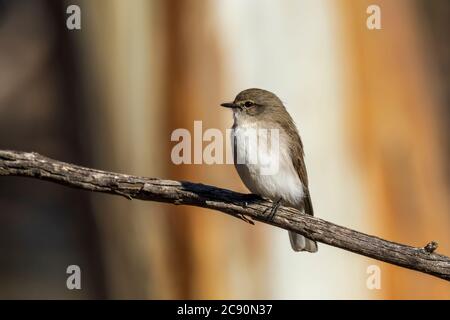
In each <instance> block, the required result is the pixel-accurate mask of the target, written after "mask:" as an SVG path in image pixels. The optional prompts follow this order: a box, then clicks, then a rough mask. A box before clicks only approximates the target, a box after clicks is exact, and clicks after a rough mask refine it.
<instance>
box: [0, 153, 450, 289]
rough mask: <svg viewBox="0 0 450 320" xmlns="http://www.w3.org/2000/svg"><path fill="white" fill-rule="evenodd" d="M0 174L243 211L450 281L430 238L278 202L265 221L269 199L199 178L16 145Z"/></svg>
mask: <svg viewBox="0 0 450 320" xmlns="http://www.w3.org/2000/svg"><path fill="white" fill-rule="evenodd" d="M0 175H3V176H22V177H31V178H37V179H41V180H46V181H50V182H54V183H58V184H62V185H65V186H68V187H73V188H78V189H83V190H86V191H92V192H102V193H109V194H115V195H120V196H123V197H125V198H127V199H130V200H131V199H139V200H146V201H157V202H165V203H172V204H175V205H190V206H197V207H203V208H209V209H213V210H217V211H221V212H223V213H226V214H229V215H231V216H233V217H236V218H239V219H243V216H246V217H249V218H251V219H254V220H256V221H259V222H263V223H267V224H271V225H273V226H276V227H279V228H283V229H286V230H290V231H295V232H298V233H300V234H302V235H304V236H307V237H308V238H310V239H313V240H316V241H318V242H321V243H325V244H328V245H331V246H334V247H337V248H341V249H344V250H347V251H350V252H353V253H356V254H359V255H363V256H366V257H370V258H373V259H376V260H380V261H384V262H387V263H390V264H394V265H397V266H400V267H404V268H408V269H412V270H416V271H419V272H422V273H426V274H430V275H433V276H435V277H438V278H441V279H444V280H447V281H450V258H449V257H447V256H444V255H441V254H437V253H435V250H436V248H437V243H436V242H430V243H429V244H426V245H425V246H424V247H422V248H417V247H412V246H408V245H404V244H399V243H395V242H391V241H387V240H384V239H381V238H378V237H376V236H371V235H367V234H364V233H361V232H358V231H355V230H351V229H348V228H346V227H343V226H339V225H336V224H333V223H331V222H328V221H325V220H322V219H320V218H317V217H313V216H309V215H305V214H302V213H300V212H299V211H297V210H295V209H292V208H287V207H280V209H279V210H278V211H277V213H276V215H275V216H274V217H273V219H272V220H271V221H267V212H268V209H270V208H271V206H272V202H270V201H266V200H264V199H261V198H259V197H257V196H255V195H249V194H242V193H237V192H233V191H231V190H226V189H221V188H217V187H213V186H208V185H204V184H200V183H192V182H185V181H173V180H164V179H157V178H145V177H138V176H131V175H127V174H120V173H114V172H106V171H102V170H96V169H91V168H85V167H81V166H77V165H73V164H69V163H64V162H61V161H57V160H53V159H50V158H47V157H44V156H42V155H39V154H37V153H30V152H20V151H7V150H0ZM25 196H26V195H24V197H25ZM244 220H245V219H244Z"/></svg>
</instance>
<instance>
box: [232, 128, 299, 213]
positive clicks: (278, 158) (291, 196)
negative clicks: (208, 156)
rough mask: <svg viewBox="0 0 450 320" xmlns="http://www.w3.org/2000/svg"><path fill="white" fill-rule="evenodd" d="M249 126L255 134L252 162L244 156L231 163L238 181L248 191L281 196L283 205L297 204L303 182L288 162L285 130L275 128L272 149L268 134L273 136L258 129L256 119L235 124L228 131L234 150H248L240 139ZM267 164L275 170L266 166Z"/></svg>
mask: <svg viewBox="0 0 450 320" xmlns="http://www.w3.org/2000/svg"><path fill="white" fill-rule="evenodd" d="M249 129H250V130H254V132H256V135H257V138H258V140H257V146H258V147H257V148H256V150H255V152H256V156H254V157H253V159H251V160H255V158H256V163H255V162H252V161H249V160H250V159H249V158H248V157H245V162H244V163H242V164H241V163H238V164H235V166H236V169H237V171H238V173H239V176H240V177H241V179H242V181H243V182H244V184H245V185H246V186H247V188H248V189H249V190H250V191H251V192H252V193H256V194H259V195H261V196H263V197H267V198H269V199H271V200H274V201H276V200H278V199H280V198H282V199H283V201H284V203H285V204H286V205H289V206H292V207H300V206H301V203H302V199H303V196H304V191H303V184H302V183H301V181H300V178H299V176H298V174H297V172H296V170H295V168H294V165H293V163H292V160H291V157H290V153H289V144H288V142H287V136H286V134H285V133H284V132H283V131H282V129H279V131H278V132H279V134H278V137H279V139H278V148H276V149H274V148H271V147H270V146H271V145H272V143H273V140H272V138H273V137H274V136H276V135H273V132H271V133H268V131H264V130H261V129H263V128H261V126H258V124H256V123H246V124H241V125H238V126H235V127H234V129H233V131H232V133H231V134H232V139H233V137H235V140H234V141H235V149H234V150H233V151H234V152H235V154H236V153H237V155H246V154H248V152H249V148H248V147H247V146H246V144H245V143H243V142H245V139H248V137H249V134H248V131H247V130H249ZM264 129H267V128H264ZM232 141H233V140H232ZM252 145H254V144H252ZM275 145H276V144H275ZM267 146H269V147H267ZM235 158H236V157H235ZM269 166H270V168H271V169H276V170H270V169H269V170H268V167H269Z"/></svg>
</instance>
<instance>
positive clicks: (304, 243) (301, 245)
mask: <svg viewBox="0 0 450 320" xmlns="http://www.w3.org/2000/svg"><path fill="white" fill-rule="evenodd" d="M289 239H290V240H291V246H292V249H294V251H308V252H317V250H318V248H317V242H315V241H314V240H311V239H308V238H305V237H304V236H302V235H301V234H298V233H294V232H291V231H289Z"/></svg>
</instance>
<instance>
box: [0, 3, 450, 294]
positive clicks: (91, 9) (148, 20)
mask: <svg viewBox="0 0 450 320" xmlns="http://www.w3.org/2000/svg"><path fill="white" fill-rule="evenodd" d="M71 3H77V4H78V5H79V6H80V8H81V12H82V30H80V31H68V30H67V29H66V27H65V19H66V18H67V15H66V13H65V9H66V6H67V5H68V4H69V3H68V2H67V3H66V2H64V1H56V0H55V1H51V0H47V1H43V0H42V1H30V0H21V1H0V8H1V9H0V148H2V149H20V150H33V151H38V152H40V153H43V154H45V155H48V156H50V157H53V158H58V159H61V160H65V161H69V162H75V163H78V164H82V165H86V166H93V167H96V168H101V169H105V170H113V171H119V172H126V173H129V174H136V175H143V176H157V177H163V178H169V179H181V180H190V181H195V182H202V183H207V184H213V185H218V186H221V187H224V188H230V189H234V190H239V191H243V192H245V191H246V190H245V188H244V187H243V185H242V184H241V182H240V181H239V178H238V176H237V174H236V173H235V171H234V168H233V166H232V165H180V166H176V165H173V164H172V162H171V159H170V151H171V148H172V147H173V146H174V144H175V143H173V142H171V141H170V134H171V132H172V131H173V130H174V129H177V128H187V129H189V130H191V132H192V129H193V122H194V120H201V121H203V129H204V130H205V129H207V128H219V129H220V130H222V131H223V132H224V133H225V129H226V128H228V127H230V126H231V121H232V120H231V114H230V113H229V112H228V111H227V110H222V109H220V108H219V107H218V105H219V104H220V103H221V102H224V101H228V100H232V99H233V98H234V95H235V94H236V93H237V92H238V91H240V90H242V89H245V88H248V87H262V88H265V89H268V90H271V91H273V92H275V93H276V94H277V95H279V96H280V98H281V99H282V100H283V101H284V102H285V103H286V105H287V108H288V110H289V112H290V113H291V114H292V115H293V117H294V120H295V121H296V123H297V125H298V127H299V130H300V133H301V135H302V138H303V142H304V144H305V149H306V163H307V167H308V172H309V176H310V184H311V193H312V198H313V204H314V207H315V212H316V215H317V216H320V217H322V218H324V219H327V220H330V221H332V222H335V223H338V224H341V225H345V226H348V227H351V228H355V229H357V230H360V231H363V232H366V233H370V234H376V235H378V236H381V237H383V238H387V239H390V240H394V241H397V242H402V243H407V244H410V245H414V246H423V245H425V244H426V243H427V242H428V241H430V240H437V241H438V242H439V249H438V251H439V252H441V253H443V254H446V255H450V233H449V230H450V210H449V209H450V203H449V182H448V181H449V165H448V164H449V163H450V161H449V158H450V153H449V148H448V145H449V141H448V135H449V131H448V126H449V124H450V121H449V117H448V116H449V108H448V106H449V97H450V91H449V90H448V80H449V74H450V70H449V61H450V55H449V47H450V44H449V40H448V36H447V30H448V29H449V26H448V23H449V22H448V21H450V19H449V18H450V13H449V11H450V5H449V4H448V2H447V1H445V0H434V1H425V0H409V1H408V0H396V1H375V2H373V1H365V0H354V1H350V0H342V1H341V0H329V1H315V0H314V1H312V0H309V1H308V0H307V1H300V0H284V1H276V2H275V1H251V0H244V1H236V0H234V1H225V0H222V1H202V0H186V1H175V0H170V1H157V0H154V1H150V0H148V1H146V0H132V1H125V0H90V1H87V0H86V1H82V0H80V1H75V2H70V4H71ZM370 4H378V5H379V6H380V7H381V21H382V30H368V29H367V28H366V19H367V16H368V15H367V13H366V8H367V7H368V6H369V5H370ZM288 242H289V241H288V238H287V234H286V232H284V231H282V230H277V229H274V228H272V227H269V226H265V225H261V224H257V225H256V226H255V227H252V226H249V225H246V224H244V223H242V222H240V221H238V220H236V219H232V218H230V217H228V216H225V215H223V214H219V213H216V212H212V211H210V210H205V209H198V208H192V207H179V206H177V207H175V206H171V205H163V204H156V203H146V202H138V201H127V200H126V199H122V198H115V197H112V196H109V195H97V194H88V193H85V192H81V191H78V190H71V189H67V188H65V187H60V186H55V185H52V184H49V183H46V182H41V181H31V180H26V179H21V178H12V177H8V178H5V177H3V178H1V179H0V249H1V252H2V254H1V255H0V283H1V286H0V297H2V298H142V299H154V298H158V299H161V298H202V299H203V298H205V299H208V298H247V299H250V298H285V299H295V298H322V299H327V298H331V299H333V298H363V299H364V298H368V299H371V298H376V299H383V298H395V299H405V298H428V299H429V298H440V299H448V298H450V285H449V284H447V283H445V282H444V281H442V280H438V279H435V278H433V277H431V276H427V275H423V274H419V273H417V272H414V271H409V270H406V269H401V268H398V267H394V266H389V265H387V264H385V263H381V262H377V261H374V260H371V259H367V258H364V257H360V256H357V255H354V254H351V253H349V252H345V251H342V250H339V249H336V248H332V247H328V246H325V245H321V246H320V250H319V253H317V254H315V255H310V254H295V253H294V252H292V251H291V249H290V246H289V243H288ZM70 264H77V265H80V267H81V269H82V286H83V290H82V291H69V290H67V289H66V287H65V283H66V282H65V281H66V277H67V275H66V273H65V270H66V267H67V266H68V265H70ZM372 264H375V265H377V266H379V267H380V269H381V276H382V281H381V289H380V290H369V289H368V288H367V287H366V279H367V277H368V275H367V273H366V269H367V267H368V266H370V265H372Z"/></svg>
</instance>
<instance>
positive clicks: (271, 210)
mask: <svg viewBox="0 0 450 320" xmlns="http://www.w3.org/2000/svg"><path fill="white" fill-rule="evenodd" d="M281 200H282V199H281V198H280V199H278V200H277V201H275V202H274V203H273V205H272V208H271V209H270V214H269V216H268V217H267V221H272V220H273V217H274V216H275V213H277V210H278V208H279V207H280V205H281Z"/></svg>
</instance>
